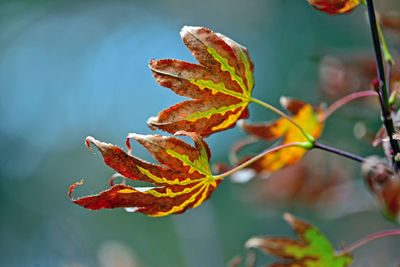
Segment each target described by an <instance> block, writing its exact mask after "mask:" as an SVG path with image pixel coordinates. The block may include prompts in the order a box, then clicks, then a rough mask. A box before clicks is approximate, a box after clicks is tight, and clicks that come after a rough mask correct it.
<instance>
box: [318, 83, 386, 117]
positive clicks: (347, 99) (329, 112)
mask: <svg viewBox="0 0 400 267" xmlns="http://www.w3.org/2000/svg"><path fill="white" fill-rule="evenodd" d="M365 96H379V95H378V93H377V92H375V91H372V90H366V91H359V92H355V93H352V94H349V95H346V96H344V97H342V98H340V99H339V100H337V101H336V102H334V103H333V104H332V105H330V106H329V107H328V109H327V110H325V112H324V113H323V114H321V115H320V117H319V120H320V121H325V120H326V119H327V118H328V117H329V116H330V115H332V113H333V112H335V111H336V110H338V109H339V108H341V107H342V106H344V105H345V104H347V103H348V102H350V101H352V100H354V99H358V98H361V97H365Z"/></svg>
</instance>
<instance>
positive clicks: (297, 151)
mask: <svg viewBox="0 0 400 267" xmlns="http://www.w3.org/2000/svg"><path fill="white" fill-rule="evenodd" d="M281 104H282V106H283V107H284V108H286V109H287V110H288V111H289V112H290V113H292V114H293V116H292V119H293V120H294V121H295V122H296V123H297V124H298V125H299V126H301V127H302V128H303V129H304V130H305V132H307V133H309V134H310V135H311V136H312V137H314V138H315V139H317V138H319V136H320V135H321V133H322V129H323V126H324V123H323V122H322V121H320V120H319V118H318V117H319V116H320V115H322V110H321V109H320V108H319V107H318V108H316V110H314V109H313V107H312V106H311V105H309V104H306V103H304V102H302V101H299V100H294V99H289V98H286V97H284V98H281ZM240 126H241V127H242V128H243V130H245V131H246V132H248V133H249V134H251V135H253V136H254V137H257V138H260V139H262V140H267V141H270V140H273V139H276V138H280V137H283V141H282V144H289V143H295V142H305V141H307V139H306V138H305V137H304V135H303V134H302V133H301V132H300V130H299V129H298V128H297V127H296V126H295V125H293V124H292V123H291V122H290V121H289V120H287V119H285V118H281V119H278V120H276V121H273V122H269V123H263V124H251V123H248V122H245V121H243V122H241V125H240ZM306 152H307V150H306V149H304V148H301V147H286V148H282V149H280V150H277V151H274V152H271V153H268V154H267V155H265V156H264V157H262V158H260V159H259V160H257V161H255V162H254V163H253V164H251V165H250V166H249V167H250V168H253V169H254V170H256V171H257V172H262V173H270V172H273V171H276V170H279V169H281V168H282V167H285V166H287V165H292V164H294V163H296V162H297V161H299V160H300V159H301V158H302V157H303V155H304V154H305V153H306Z"/></svg>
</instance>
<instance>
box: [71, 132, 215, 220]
mask: <svg viewBox="0 0 400 267" xmlns="http://www.w3.org/2000/svg"><path fill="white" fill-rule="evenodd" d="M176 135H187V136H190V137H191V138H192V139H193V141H194V143H195V147H193V146H191V145H189V144H187V143H185V142H184V141H182V140H180V139H177V138H175V137H165V136H160V135H139V134H129V136H128V139H127V146H128V149H129V150H130V145H129V139H130V138H133V139H135V140H136V141H137V142H139V143H140V144H141V145H143V146H144V147H145V148H146V149H147V150H148V151H149V152H150V153H151V154H152V155H153V157H154V158H155V159H157V160H158V161H159V162H160V163H161V164H163V165H164V166H166V167H164V166H160V165H156V164H152V163H149V162H146V161H143V160H141V159H139V158H136V157H134V156H131V155H129V154H128V153H126V152H124V151H123V150H122V149H121V148H119V147H117V146H114V145H112V144H107V143H103V142H100V141H98V140H96V139H94V138H93V137H87V138H86V144H87V146H88V147H89V148H90V144H94V145H95V146H96V147H97V148H98V149H99V151H100V152H101V154H102V155H103V158H104V162H105V163H106V164H107V165H108V166H110V167H111V168H113V169H114V170H115V171H117V172H118V173H119V174H121V175H122V176H124V177H126V178H129V179H132V180H140V181H144V182H148V183H151V184H152V185H154V186H153V187H136V188H134V187H131V186H127V185H114V186H112V187H111V188H110V189H108V190H106V191H104V192H102V193H100V194H98V195H95V196H88V197H83V198H79V199H76V200H74V199H72V198H71V193H72V190H73V188H74V187H75V186H77V185H78V184H79V183H75V184H74V185H72V186H71V187H70V191H69V195H70V198H71V200H72V201H73V202H75V203H76V204H78V205H81V206H83V207H85V208H87V209H91V210H97V209H102V208H120V207H124V208H128V211H135V212H142V213H144V214H146V215H149V216H165V215H169V214H173V213H175V214H177V213H182V212H184V211H185V210H186V209H188V208H195V207H197V206H199V205H200V204H201V203H203V202H204V201H205V200H206V199H208V198H209V197H210V195H211V193H212V192H213V191H214V190H215V188H216V187H217V186H218V184H219V182H220V180H217V179H216V178H214V177H213V176H212V174H211V172H210V167H209V159H210V156H211V154H210V150H209V148H208V145H207V144H206V143H205V142H204V140H203V139H202V138H201V136H199V135H198V134H196V133H189V132H184V131H180V132H177V133H176Z"/></svg>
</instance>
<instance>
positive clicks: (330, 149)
mask: <svg viewBox="0 0 400 267" xmlns="http://www.w3.org/2000/svg"><path fill="white" fill-rule="evenodd" d="M313 148H318V149H321V150H325V151H328V152H332V153H334V154H338V155H340V156H343V157H346V158H349V159H352V160H355V161H358V162H364V161H365V159H364V158H362V157H360V156H357V155H354V154H351V153H349V152H346V151H343V150H340V149H337V148H334V147H330V146H326V145H323V144H320V143H318V142H314V146H313Z"/></svg>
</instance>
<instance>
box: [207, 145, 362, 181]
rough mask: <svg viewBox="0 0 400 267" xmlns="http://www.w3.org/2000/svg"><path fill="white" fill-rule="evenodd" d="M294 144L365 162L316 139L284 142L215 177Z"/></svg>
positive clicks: (227, 174) (223, 176) (228, 173)
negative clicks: (312, 141) (312, 140)
mask: <svg viewBox="0 0 400 267" xmlns="http://www.w3.org/2000/svg"><path fill="white" fill-rule="evenodd" d="M293 146H296V147H301V148H304V149H306V150H311V149H313V148H318V149H321V150H325V151H328V152H331V153H334V154H338V155H340V156H343V157H346V158H349V159H352V160H355V161H358V162H364V161H365V159H364V158H362V157H360V156H357V155H354V154H351V153H349V152H346V151H342V150H340V149H337V148H333V147H330V146H326V145H323V144H320V143H318V142H315V141H314V143H311V142H309V141H306V142H293V143H288V144H282V145H279V146H276V147H273V148H270V149H267V150H265V151H264V152H262V153H260V154H258V155H257V156H255V157H253V158H251V159H249V160H248V161H246V162H244V163H242V164H240V165H239V166H237V167H235V168H233V169H231V170H229V171H227V172H224V173H221V174H219V175H216V176H214V179H215V180H218V179H222V178H225V177H226V176H229V175H231V174H233V173H235V172H237V171H239V170H241V169H244V168H246V167H247V166H249V165H250V164H252V163H254V162H255V161H257V160H259V159H260V158H262V157H264V156H265V155H267V154H269V153H272V152H274V151H277V150H280V149H283V148H287V147H293Z"/></svg>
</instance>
